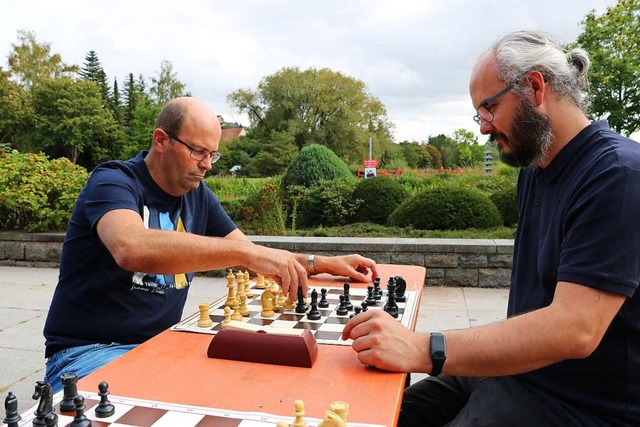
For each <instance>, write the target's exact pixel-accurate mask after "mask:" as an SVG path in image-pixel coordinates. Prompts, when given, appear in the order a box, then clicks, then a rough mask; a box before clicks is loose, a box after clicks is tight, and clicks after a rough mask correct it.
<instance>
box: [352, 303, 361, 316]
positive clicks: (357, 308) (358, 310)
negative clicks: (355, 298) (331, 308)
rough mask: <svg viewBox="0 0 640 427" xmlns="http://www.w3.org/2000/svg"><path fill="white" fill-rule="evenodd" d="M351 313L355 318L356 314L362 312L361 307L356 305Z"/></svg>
mask: <svg viewBox="0 0 640 427" xmlns="http://www.w3.org/2000/svg"><path fill="white" fill-rule="evenodd" d="M353 311H354V312H355V314H356V316H357V315H358V314H360V313H361V312H362V307H360V306H358V305H356V306H355V307H353Z"/></svg>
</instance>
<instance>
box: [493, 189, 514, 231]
mask: <svg viewBox="0 0 640 427" xmlns="http://www.w3.org/2000/svg"><path fill="white" fill-rule="evenodd" d="M489 197H490V198H491V201H492V202H493V203H494V204H495V205H496V207H497V208H498V212H500V215H501V216H502V223H503V224H504V225H505V227H512V226H514V225H516V224H517V223H518V201H517V200H516V186H515V185H513V186H511V187H509V188H505V189H503V190H500V191H496V192H495V193H493V194H492V195H491V196H489Z"/></svg>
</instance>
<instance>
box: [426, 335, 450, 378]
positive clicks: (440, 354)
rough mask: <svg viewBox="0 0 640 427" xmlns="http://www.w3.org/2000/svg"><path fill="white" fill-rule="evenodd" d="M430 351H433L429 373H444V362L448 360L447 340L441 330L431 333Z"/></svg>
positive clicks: (433, 375)
mask: <svg viewBox="0 0 640 427" xmlns="http://www.w3.org/2000/svg"><path fill="white" fill-rule="evenodd" d="M429 352H430V353H431V372H429V375H430V376H432V377H437V376H438V375H440V374H441V373H442V368H443V367H444V362H445V360H447V342H446V340H445V337H444V335H443V334H441V333H440V332H432V333H431V337H430V338H429Z"/></svg>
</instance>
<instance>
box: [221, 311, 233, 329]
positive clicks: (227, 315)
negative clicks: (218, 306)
mask: <svg viewBox="0 0 640 427" xmlns="http://www.w3.org/2000/svg"><path fill="white" fill-rule="evenodd" d="M229 322H231V308H229V307H225V308H224V320H223V321H222V326H225V325H227V324H228V323H229Z"/></svg>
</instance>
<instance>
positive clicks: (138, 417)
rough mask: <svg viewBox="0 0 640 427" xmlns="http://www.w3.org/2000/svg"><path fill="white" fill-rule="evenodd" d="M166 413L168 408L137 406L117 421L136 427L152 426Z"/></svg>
mask: <svg viewBox="0 0 640 427" xmlns="http://www.w3.org/2000/svg"><path fill="white" fill-rule="evenodd" d="M166 413H167V410H166V409H160V408H145V407H142V406H135V407H133V408H131V409H130V410H129V411H127V413H126V414H124V415H123V416H122V417H120V418H118V419H117V420H116V422H117V423H118V424H129V425H132V426H136V427H151V426H152V425H153V424H154V423H155V422H156V421H158V420H159V419H160V418H161V417H162V416H163V415H164V414H166Z"/></svg>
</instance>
